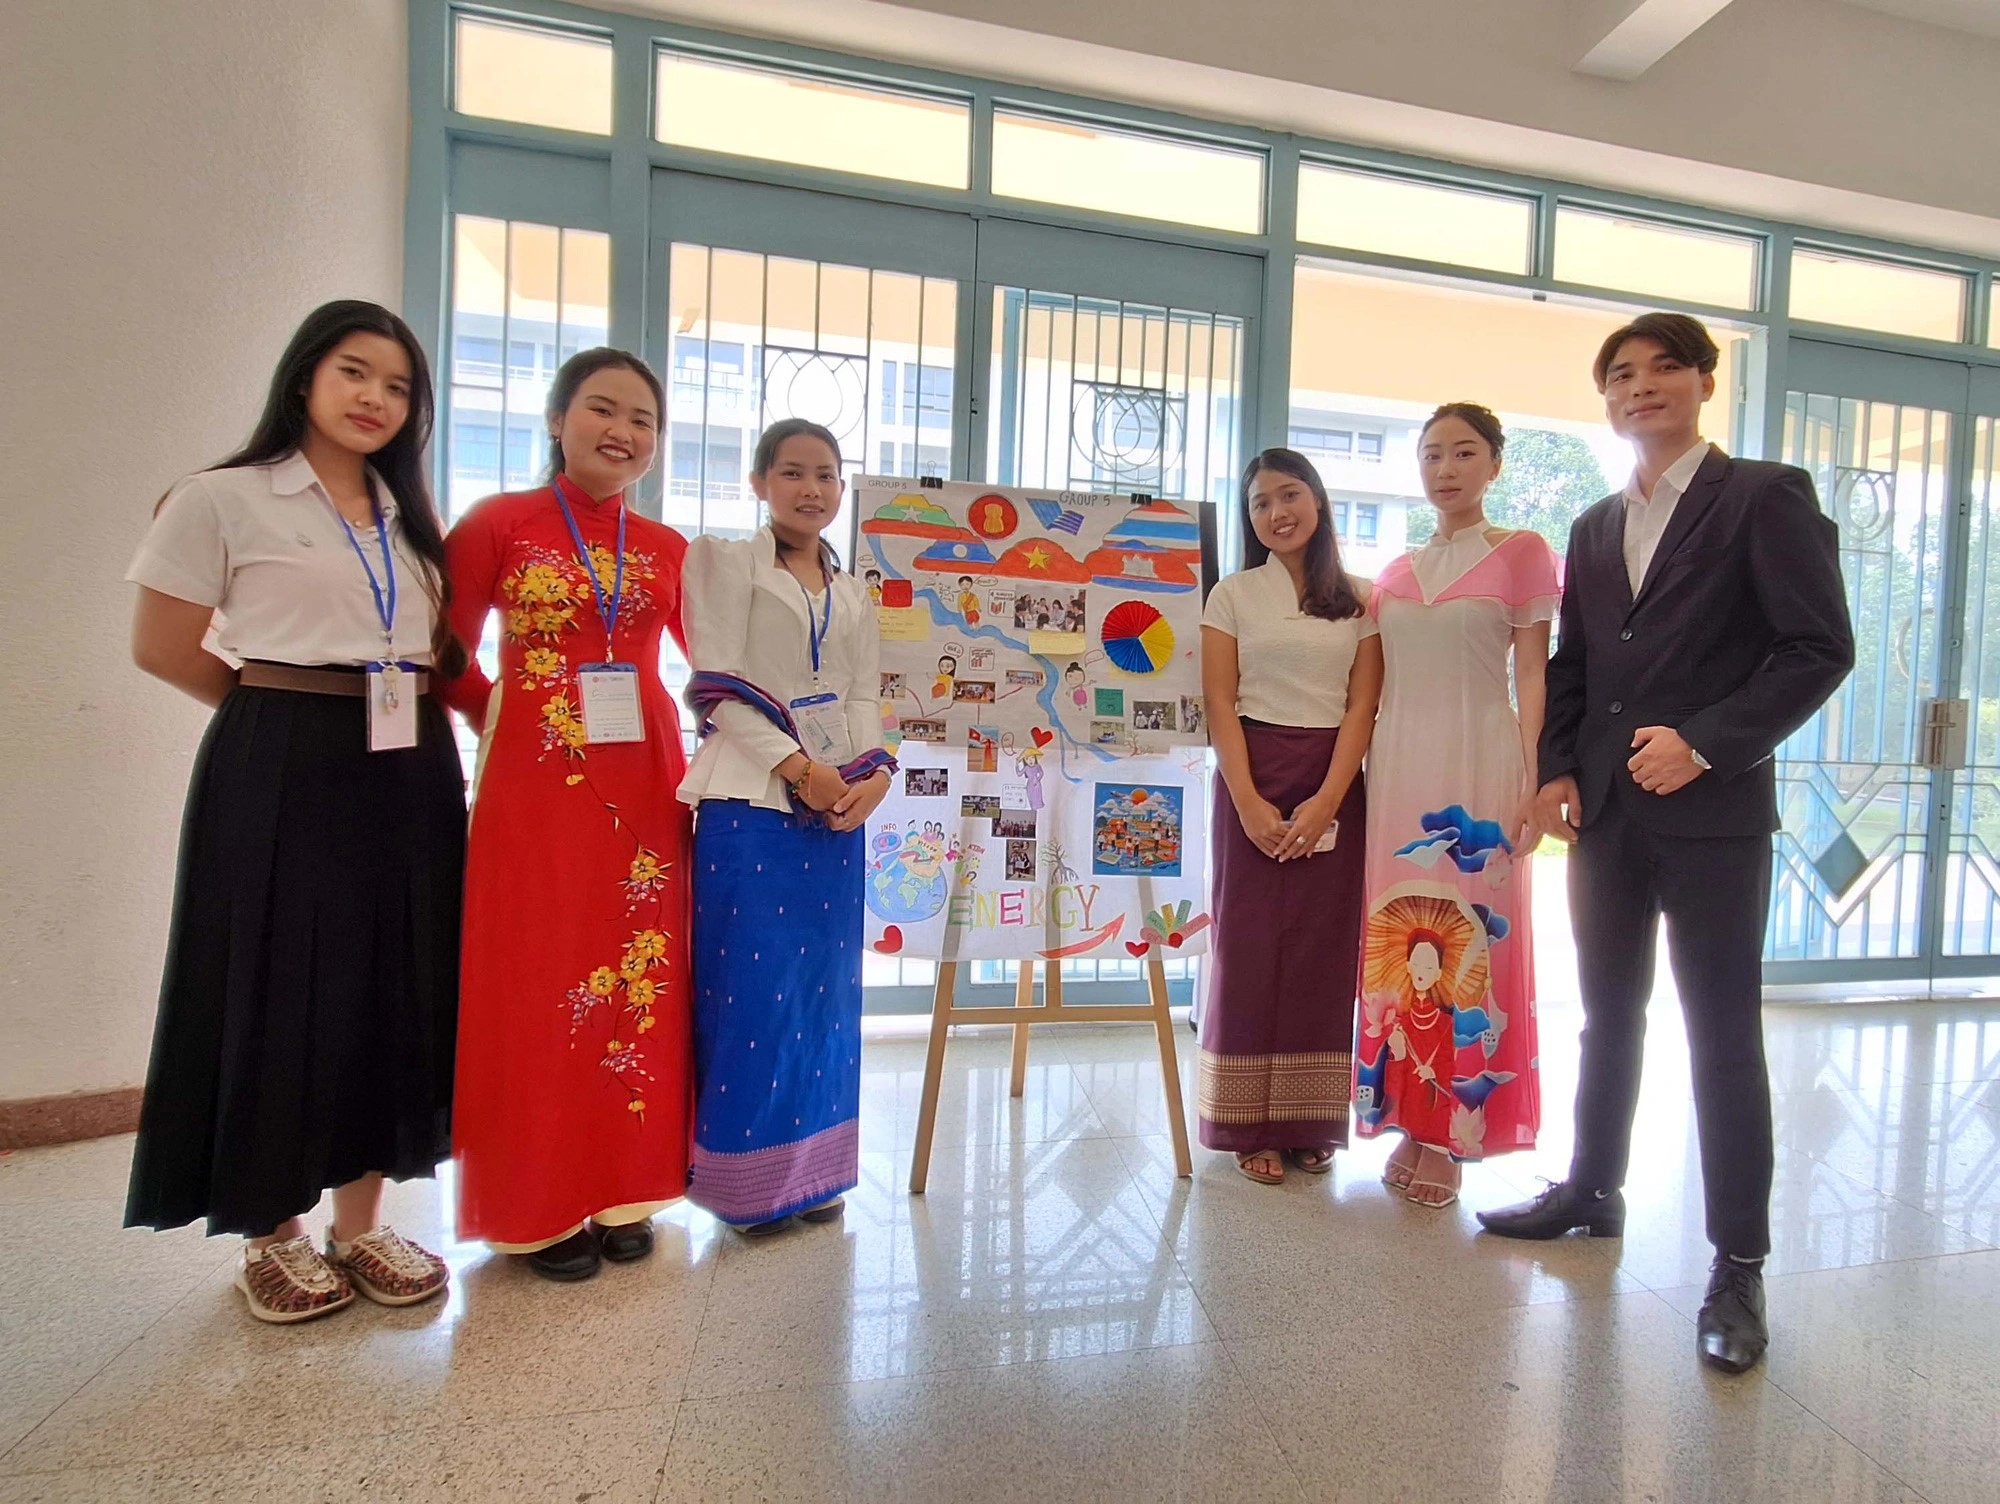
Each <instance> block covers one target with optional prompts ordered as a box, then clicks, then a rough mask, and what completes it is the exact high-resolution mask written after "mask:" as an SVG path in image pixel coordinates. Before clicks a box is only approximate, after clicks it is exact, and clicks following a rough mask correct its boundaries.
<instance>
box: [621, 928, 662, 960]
mask: <svg viewBox="0 0 2000 1504" xmlns="http://www.w3.org/2000/svg"><path fill="white" fill-rule="evenodd" d="M666 953H667V937H666V936H665V935H663V934H661V933H660V931H658V930H641V931H639V933H638V934H636V935H634V936H633V937H632V943H631V945H630V946H628V947H627V948H626V951H625V954H626V955H628V956H642V957H644V958H645V959H647V960H649V961H651V960H657V959H658V958H659V957H661V956H664V955H665V954H666Z"/></svg>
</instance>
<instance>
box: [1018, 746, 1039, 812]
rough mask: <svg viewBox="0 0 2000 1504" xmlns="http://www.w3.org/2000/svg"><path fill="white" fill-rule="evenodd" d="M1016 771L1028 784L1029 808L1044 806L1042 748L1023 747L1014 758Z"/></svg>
mask: <svg viewBox="0 0 2000 1504" xmlns="http://www.w3.org/2000/svg"><path fill="white" fill-rule="evenodd" d="M1014 773H1015V775H1016V776H1017V777H1019V778H1021V779H1022V780H1023V781H1025V782H1026V783H1027V785H1028V808H1029V809H1040V808H1041V807H1042V749H1041V748H1040V747H1023V748H1022V749H1021V751H1020V752H1019V753H1018V754H1017V755H1016V756H1015V758H1014Z"/></svg>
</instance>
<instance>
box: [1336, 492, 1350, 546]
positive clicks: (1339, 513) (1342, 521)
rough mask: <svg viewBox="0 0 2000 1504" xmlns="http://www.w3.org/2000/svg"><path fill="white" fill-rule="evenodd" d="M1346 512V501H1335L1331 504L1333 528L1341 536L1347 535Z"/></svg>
mask: <svg viewBox="0 0 2000 1504" xmlns="http://www.w3.org/2000/svg"><path fill="white" fill-rule="evenodd" d="M1347 513H1348V506H1347V503H1346V502H1344V501H1336V502H1335V503H1334V504H1333V530H1334V531H1335V532H1336V533H1338V534H1339V535H1340V536H1341V537H1343V538H1345V537H1346V536H1347Z"/></svg>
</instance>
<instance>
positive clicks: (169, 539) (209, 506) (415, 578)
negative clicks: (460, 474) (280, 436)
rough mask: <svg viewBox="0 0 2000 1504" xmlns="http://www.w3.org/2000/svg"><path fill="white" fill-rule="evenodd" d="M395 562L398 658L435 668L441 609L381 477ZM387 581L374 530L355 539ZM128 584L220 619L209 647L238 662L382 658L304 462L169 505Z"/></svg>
mask: <svg viewBox="0 0 2000 1504" xmlns="http://www.w3.org/2000/svg"><path fill="white" fill-rule="evenodd" d="M369 479H370V481H371V482H372V483H373V485H374V487H375V496H376V499H377V500H378V501H379V502H380V503H381V507H382V516H383V519H384V526H386V527H387V528H388V529H389V537H390V548H391V551H392V553H393V554H394V557H395V561H396V615H395V635H394V647H395V655H396V657H397V658H398V659H401V660H402V661H404V662H407V663H419V664H426V665H427V664H429V663H430V661H431V623H432V621H433V619H434V613H435V608H434V606H433V605H432V602H431V597H430V592H429V591H428V590H427V589H426V588H425V581H426V574H425V570H424V565H423V561H422V559H421V558H420V557H419V556H418V555H417V553H416V551H415V549H413V548H412V547H411V546H410V541H409V539H408V538H407V537H405V536H404V534H403V530H402V528H401V527H400V526H398V525H397V522H396V502H395V498H394V497H393V496H391V495H390V494H389V488H388V487H387V486H385V485H384V484H383V483H382V480H381V477H379V476H377V475H376V474H375V473H374V472H373V471H370V472H369ZM354 531H355V537H356V538H358V539H359V540H360V543H361V547H362V548H363V549H364V550H366V552H367V555H368V562H369V564H370V565H371V566H372V567H373V568H374V570H375V574H376V576H377V578H378V579H379V578H380V577H381V575H382V573H383V568H382V552H381V543H380V540H379V539H378V538H377V536H376V532H375V529H374V528H372V527H370V528H356V529H355V530H354ZM125 578H126V579H127V580H129V581H131V582H132V583H133V584H135V585H144V586H145V587H146V588H147V589H149V590H157V591H159V592H160V593H161V594H162V595H171V596H173V597H174V598H175V599H177V600H184V601H192V602H193V603H194V604H196V605H198V606H213V607H215V608H216V610H217V612H218V613H219V619H218V621H217V623H216V631H215V634H214V638H213V642H214V645H215V647H216V648H218V649H219V650H220V651H221V652H222V653H224V654H226V655H228V656H229V657H230V658H233V659H235V660H237V661H238V662H244V661H248V660H250V659H262V660H265V661H267V662H271V663H294V664H308V665H309V664H318V663H327V664H361V663H375V662H379V661H380V660H381V658H382V652H383V649H382V619H381V617H380V616H379V615H378V614H377V613H376V609H375V595H374V592H373V591H372V590H371V589H370V587H369V583H368V575H367V573H366V572H365V571H364V570H363V569H362V567H361V561H360V560H359V559H357V558H356V557H355V556H354V549H353V546H352V545H350V544H349V543H348V541H347V534H346V533H345V532H344V531H343V530H342V528H341V524H340V517H339V514H338V513H336V512H335V511H334V507H333V501H332V498H331V497H329V496H328V495H327V493H326V489H325V488H324V487H323V486H322V485H321V484H320V481H319V477H318V476H317V475H315V474H314V473H313V468H312V466H311V465H310V464H308V463H307V462H306V460H305V457H304V456H303V455H298V454H294V455H292V456H291V457H290V458H289V459H284V460H280V461H279V462H278V463H276V464H274V465H248V466H244V467H243V468H241V469H236V470H205V471H203V472H201V473H200V474H198V475H190V476H189V477H188V478H187V479H186V480H184V481H182V482H181V483H180V484H179V485H177V486H175V487H174V489H173V490H172V491H170V492H169V493H168V494H167V500H166V504H165V505H164V506H162V507H161V508H160V513H159V516H157V517H155V518H154V519H153V526H152V528H151V530H150V531H149V532H148V533H147V534H146V539H145V541H144V542H143V543H141V544H140V545H139V552H138V554H137V556H136V557H135V558H134V559H133V560H132V567H131V568H130V569H129V570H127V571H126V574H125Z"/></svg>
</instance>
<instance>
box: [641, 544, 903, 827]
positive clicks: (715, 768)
mask: <svg viewBox="0 0 2000 1504" xmlns="http://www.w3.org/2000/svg"><path fill="white" fill-rule="evenodd" d="M831 588H832V590H833V614H832V618H831V621H830V622H829V625H828V627H827V634H826V641H824V642H823V643H821V644H820V678H819V684H818V685H817V686H815V684H814V682H813V666H812V647H811V641H812V639H811V629H810V627H809V625H808V618H807V615H806V613H807V610H808V609H809V607H808V597H807V594H806V591H805V588H804V587H803V586H801V585H800V584H799V582H798V580H797V578H796V577H794V575H793V574H792V572H791V571H790V570H788V569H785V568H783V567H782V566H780V565H779V563H778V543H777V539H776V537H775V536H773V534H772V532H771V530H770V528H769V527H763V528H759V529H758V530H757V532H756V533H755V534H754V535H753V536H752V537H750V538H747V539H743V540H740V541H737V540H731V539H727V538H715V537H700V538H696V539H695V540H694V541H693V542H691V543H689V544H688V551H687V559H686V561H685V562H684V563H683V564H682V566H681V623H682V625H683V626H684V627H685V628H686V629H687V639H688V655H689V657H690V658H691V659H692V660H693V663H694V667H695V668H696V669H697V670H700V671H703V672H707V673H722V674H734V675H736V677H738V678H739V679H747V680H749V681H750V682H751V683H752V684H754V685H756V686H757V687H758V688H759V689H761V690H763V691H764V692H765V693H766V694H768V695H770V696H771V698H773V699H774V700H777V701H779V702H780V703H781V704H785V705H789V704H791V703H792V702H793V701H794V700H797V699H800V698H802V697H804V696H807V695H811V694H815V693H821V692H824V691H828V690H830V691H832V692H833V693H835V694H837V695H839V696H840V698H841V708H842V709H843V710H844V711H845V712H846V719H847V736H848V744H849V747H848V755H849V756H851V757H859V756H860V755H861V754H862V753H863V752H866V751H867V750H868V749H869V748H871V747H880V746H882V745H883V741H882V704H881V694H882V676H881V662H882V638H881V632H880V629H879V628H878V627H877V626H876V622H875V607H874V604H873V603H872V602H871V601H870V600H869V599H868V593H867V591H865V590H864V589H863V588H862V586H861V582H860V581H859V580H857V579H855V578H854V576H853V575H850V574H841V573H838V572H836V573H835V574H834V576H833V581H832V587H831ZM810 609H811V610H812V612H813V620H818V619H819V612H820V611H822V610H824V609H825V597H824V596H822V597H821V598H820V600H819V601H817V602H813V603H812V604H811V606H810ZM713 714H714V720H715V730H714V731H712V732H710V733H709V734H708V735H707V736H706V737H704V738H702V742H701V746H700V747H699V748H698V749H697V750H696V752H695V754H694V761H692V762H691V763H689V764H688V770H687V774H686V776H685V777H683V778H682V779H681V787H680V797H681V799H682V801H683V802H684V803H687V804H691V805H693V804H699V803H700V802H701V801H702V800H704V799H747V800H748V801H749V802H750V803H752V804H755V805H759V806H761V807H762V808H765V809H775V810H789V809H790V808H791V807H792V801H791V796H790V795H789V794H788V793H787V792H786V790H785V780H784V779H783V778H781V777H780V776H778V773H777V771H776V769H777V766H778V764H779V763H781V762H783V761H784V760H785V759H786V758H788V757H790V756H791V755H792V754H793V753H794V752H797V751H800V750H801V748H800V747H799V744H798V743H797V742H796V741H794V740H793V739H792V738H791V737H789V736H787V735H785V733H784V731H783V730H782V729H781V728H779V727H778V726H775V725H773V724H772V723H771V721H770V720H768V719H767V718H766V717H765V716H764V715H763V713H762V712H761V711H758V710H755V709H752V708H751V707H750V706H748V705H743V704H739V703H736V702H734V701H729V702H725V703H723V704H721V705H718V706H716V707H715V710H714V713H713Z"/></svg>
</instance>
